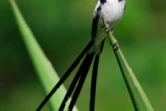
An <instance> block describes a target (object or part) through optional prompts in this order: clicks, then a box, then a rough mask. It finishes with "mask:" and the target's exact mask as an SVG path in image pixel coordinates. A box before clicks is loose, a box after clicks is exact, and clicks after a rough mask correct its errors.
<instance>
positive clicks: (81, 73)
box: [58, 54, 94, 111]
mask: <svg viewBox="0 0 166 111" xmlns="http://www.w3.org/2000/svg"><path fill="white" fill-rule="evenodd" d="M93 55H94V54H87V56H86V57H85V59H84V60H83V62H82V64H81V66H80V68H79V70H78V72H77V73H76V75H75V77H74V79H73V81H72V83H71V85H70V87H69V89H68V91H67V93H66V95H65V97H64V99H63V101H62V103H61V106H60V108H59V110H58V111H63V110H64V108H65V104H66V102H67V100H68V99H69V97H70V96H71V94H72V92H73V90H74V89H75V86H76V84H77V82H78V80H79V79H80V81H79V83H78V85H77V88H76V91H75V93H74V95H73V97H72V100H71V102H70V105H69V107H70V108H69V109H70V110H68V111H71V110H72V108H73V106H74V104H75V102H76V100H77V98H78V95H79V93H80V90H81V89H82V85H83V83H84V80H85V77H86V75H87V73H88V70H89V68H90V65H91V62H92V59H93Z"/></svg>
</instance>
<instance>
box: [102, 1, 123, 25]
mask: <svg viewBox="0 0 166 111" xmlns="http://www.w3.org/2000/svg"><path fill="white" fill-rule="evenodd" d="M124 7H125V0H122V1H119V0H107V1H106V2H105V3H104V4H103V5H101V11H100V16H101V17H103V18H104V19H105V20H106V21H107V22H110V23H116V22H118V21H119V20H120V19H121V18H122V15H123V11H124Z"/></svg>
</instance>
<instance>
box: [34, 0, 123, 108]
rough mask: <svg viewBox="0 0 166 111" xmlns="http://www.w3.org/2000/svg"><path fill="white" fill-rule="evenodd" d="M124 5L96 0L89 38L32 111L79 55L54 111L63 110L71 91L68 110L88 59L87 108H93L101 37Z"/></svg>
mask: <svg viewBox="0 0 166 111" xmlns="http://www.w3.org/2000/svg"><path fill="white" fill-rule="evenodd" d="M125 8H126V1H125V0H97V3H96V6H95V9H94V13H93V20H92V28H91V40H90V42H89V43H88V44H87V46H86V47H85V48H84V49H83V51H82V52H81V53H80V54H79V56H78V57H77V58H76V60H75V61H74V62H73V64H72V65H71V66H70V67H69V68H68V70H67V71H66V72H65V73H64V75H63V76H62V77H61V79H60V80H59V81H58V83H57V84H56V85H55V86H54V87H53V89H52V90H51V91H50V93H49V94H48V95H47V96H46V97H45V99H44V100H43V101H42V102H41V104H40V105H39V107H38V108H37V110H36V111H40V110H41V108H42V107H43V106H44V105H45V104H46V103H47V101H48V100H49V99H50V98H51V96H52V95H53V94H54V93H55V92H56V91H57V89H58V88H59V87H60V86H61V85H62V84H63V83H64V81H65V80H66V79H67V78H68V77H69V75H70V74H71V72H72V71H73V70H74V69H75V68H76V66H78V64H79V62H80V61H81V60H82V59H83V61H82V64H81V65H80V67H79V69H78V71H77V73H76V75H75V77H74V79H73V80H72V82H71V84H70V86H69V88H68V90H67V93H66V95H65V97H64V99H63V100H62V103H61V105H60V107H59V110H58V111H63V110H64V108H65V105H66V102H67V101H68V99H69V97H71V95H72V93H73V95H72V98H71V101H70V104H69V106H68V111H72V109H73V107H74V105H75V103H76V101H77V99H78V97H79V94H80V92H81V89H82V87H83V84H84V82H85V79H86V76H87V74H88V71H89V69H90V66H91V64H92V63H93V69H92V77H91V89H90V107H89V111H95V95H96V83H97V73H98V65H99V59H100V55H101V53H102V50H103V46H104V41H105V37H106V35H107V33H108V32H109V31H111V32H112V33H113V31H114V29H115V27H116V26H117V25H118V24H119V22H120V20H121V18H122V16H123V13H124V10H125ZM103 20H104V21H106V23H107V25H106V27H105V28H104V25H103ZM116 40H117V39H116ZM118 48H119V43H118V41H117V42H116V43H115V44H114V47H113V49H114V50H118ZM84 56H85V57H84ZM93 59H94V60H93ZM74 90H75V91H74ZM73 91H74V92H73Z"/></svg>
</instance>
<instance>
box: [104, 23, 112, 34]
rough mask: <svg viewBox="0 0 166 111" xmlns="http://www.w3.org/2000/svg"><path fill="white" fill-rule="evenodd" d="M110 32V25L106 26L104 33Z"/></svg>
mask: <svg viewBox="0 0 166 111" xmlns="http://www.w3.org/2000/svg"><path fill="white" fill-rule="evenodd" d="M110 30H111V28H110V25H109V24H107V25H106V27H105V31H106V32H107V33H108V32H109V31H110Z"/></svg>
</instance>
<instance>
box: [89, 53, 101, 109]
mask: <svg viewBox="0 0 166 111" xmlns="http://www.w3.org/2000/svg"><path fill="white" fill-rule="evenodd" d="M99 58H100V55H96V57H95V60H94V64H93V72H92V79H91V90H90V109H89V111H94V110H95V96H96V83H97V72H98V64H99Z"/></svg>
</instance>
